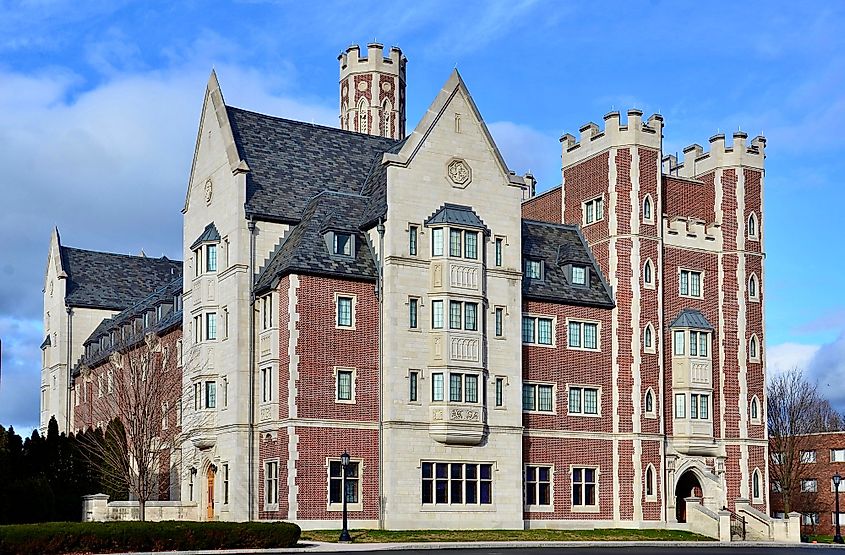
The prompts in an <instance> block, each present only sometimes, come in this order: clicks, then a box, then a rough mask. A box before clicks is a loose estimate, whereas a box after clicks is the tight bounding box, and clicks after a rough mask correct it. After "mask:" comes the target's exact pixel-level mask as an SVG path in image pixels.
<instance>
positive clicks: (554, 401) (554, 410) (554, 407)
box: [494, 380, 569, 415]
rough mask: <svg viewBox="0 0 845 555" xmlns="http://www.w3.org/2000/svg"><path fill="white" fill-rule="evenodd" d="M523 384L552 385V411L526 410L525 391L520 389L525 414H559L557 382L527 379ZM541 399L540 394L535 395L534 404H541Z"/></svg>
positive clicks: (520, 402) (521, 405) (520, 399)
mask: <svg viewBox="0 0 845 555" xmlns="http://www.w3.org/2000/svg"><path fill="white" fill-rule="evenodd" d="M522 385H523V387H524V386H526V385H536V386H539V385H543V386H551V388H552V410H550V411H548V410H539V409H534V410H525V406H524V403H523V401H522V394H523V392H522V391H521V390H520V392H519V394H520V397H519V406H520V407H521V408H522V413H523V414H545V415H556V414H557V384H556V383H554V382H535V381H528V380H526V381H523V382H522ZM567 391H568V390H567ZM539 399H540V396H539V394H535V395H534V406H537V407H539V406H540V402H539ZM494 401H495V399H494ZM568 402H569V399H568V398H567V403H568ZM494 404H495V403H494ZM500 408H502V407H500Z"/></svg>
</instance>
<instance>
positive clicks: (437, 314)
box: [431, 301, 443, 329]
mask: <svg viewBox="0 0 845 555" xmlns="http://www.w3.org/2000/svg"><path fill="white" fill-rule="evenodd" d="M431 327H432V328H434V329H442V328H443V301H431Z"/></svg>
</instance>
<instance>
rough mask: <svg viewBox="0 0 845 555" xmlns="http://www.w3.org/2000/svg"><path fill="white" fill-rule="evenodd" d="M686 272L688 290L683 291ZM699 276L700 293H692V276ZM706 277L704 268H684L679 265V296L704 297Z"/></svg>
mask: <svg viewBox="0 0 845 555" xmlns="http://www.w3.org/2000/svg"><path fill="white" fill-rule="evenodd" d="M685 274H686V289H687V292H686V293H684V292H683V287H684V275H685ZM693 275H697V276H698V295H693V294H692V276H693ZM704 278H705V272H704V270H693V269H690V268H683V267H678V296H679V297H686V298H688V299H703V298H704Z"/></svg>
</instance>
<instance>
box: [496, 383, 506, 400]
mask: <svg viewBox="0 0 845 555" xmlns="http://www.w3.org/2000/svg"><path fill="white" fill-rule="evenodd" d="M504 404H505V378H496V406H497V407H501V406H503V405H504Z"/></svg>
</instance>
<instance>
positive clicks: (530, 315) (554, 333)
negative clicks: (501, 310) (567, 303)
mask: <svg viewBox="0 0 845 555" xmlns="http://www.w3.org/2000/svg"><path fill="white" fill-rule="evenodd" d="M505 315H507V310H505ZM522 316H523V317H528V318H534V342H533V343H526V342H524V341H522V344H523V345H531V346H532V347H543V348H546V349H554V348H556V347H557V316H552V315H551V314H537V313H536V312H529V313H527V314H523V315H522ZM538 318H543V319H544V320H551V321H552V342H551V344H548V345H547V344H546V343H539V342H538V341H537V329H538V328H537V319H538ZM495 323H496V322H495V321H494V322H493V324H494V326H495ZM494 331H495V329H494ZM502 331H504V325H502ZM519 337H520V341H521V340H522V320H520V321H519ZM499 339H504V336H502V337H500V338H499ZM589 350H592V349H589Z"/></svg>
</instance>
